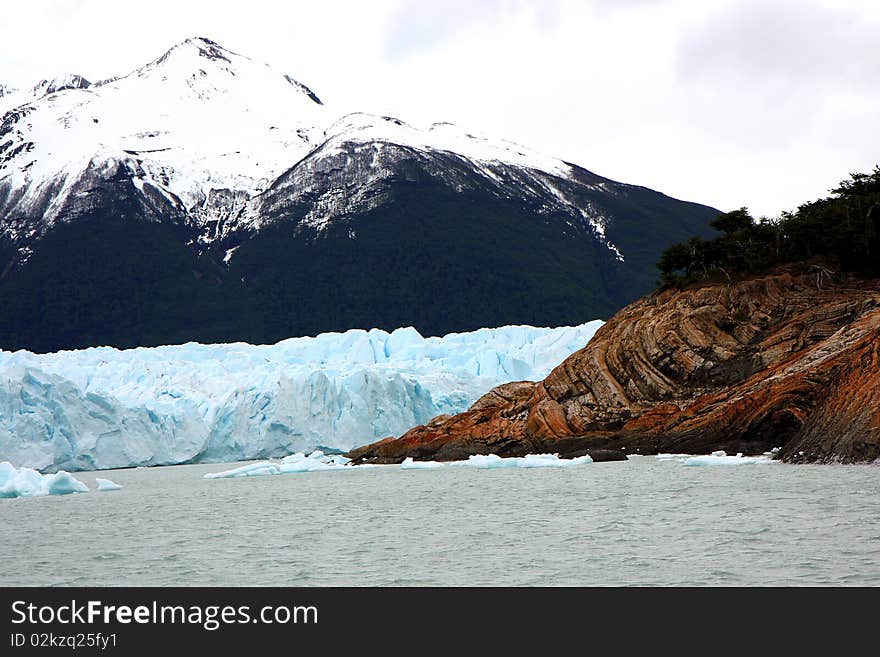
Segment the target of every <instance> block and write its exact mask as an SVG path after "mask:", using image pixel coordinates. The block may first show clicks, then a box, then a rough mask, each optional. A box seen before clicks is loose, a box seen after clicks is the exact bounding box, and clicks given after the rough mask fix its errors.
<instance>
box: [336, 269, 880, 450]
mask: <svg viewBox="0 0 880 657" xmlns="http://www.w3.org/2000/svg"><path fill="white" fill-rule="evenodd" d="M773 447H781V448H782V449H781V452H780V456H781V457H782V458H783V459H785V460H787V461H795V462H804V461H819V462H825V461H842V462H868V461H873V460H875V459H878V458H880V281H878V280H869V281H866V280H863V279H853V278H845V277H838V280H836V281H828V280H827V279H825V278H824V277H823V278H821V279H820V280H817V278H816V275H815V274H814V273H813V272H812V270H810V269H809V268H806V267H800V268H797V269H796V268H789V269H787V270H778V271H777V272H775V273H773V274H772V275H766V276H762V277H755V278H750V279H748V280H743V281H739V282H723V283H714V284H707V285H703V286H696V287H691V288H686V289H683V290H664V291H660V292H656V293H654V294H652V295H650V296H648V297H645V298H643V299H641V300H639V301H637V302H635V303H633V304H631V305H630V306H627V307H626V308H624V309H623V310H621V311H620V312H618V313H617V314H616V315H615V316H614V317H613V318H612V319H611V320H610V321H609V322H608V323H607V324H606V325H605V326H604V327H602V328H601V329H600V330H599V331H598V332H597V333H596V336H595V337H594V338H593V339H592V340H591V341H590V343H589V344H588V345H587V346H586V347H584V348H583V349H581V350H580V351H578V352H576V353H574V354H573V355H572V356H570V357H569V358H568V359H566V360H565V361H564V362H563V363H562V364H561V365H559V366H558V367H557V368H555V369H554V370H553V371H552V372H551V373H550V375H549V376H548V377H547V378H546V379H544V380H543V381H541V382H538V383H531V382H518V383H510V384H506V385H502V386H499V387H497V388H495V389H493V390H492V391H491V392H489V393H488V394H486V395H485V396H483V397H482V398H481V399H479V400H478V401H477V402H476V403H475V404H474V405H473V406H472V407H471V408H470V409H469V410H468V411H466V412H464V413H461V414H459V415H455V416H445V417H444V416H441V417H438V418H435V419H434V420H432V421H431V422H429V423H428V424H426V425H424V426H419V427H416V428H414V429H412V430H410V431H409V432H407V433H406V434H404V435H403V436H401V437H400V438H398V439H395V440H392V439H386V440H384V441H381V442H378V443H375V444H372V445H368V446H366V447H362V448H359V449H357V450H354V451H353V452H352V456H354V457H355V458H356V459H357V460H358V461H360V462H367V461H372V462H396V461H400V460H402V459H403V458H405V457H407V456H412V457H414V458H416V459H428V458H430V459H436V460H451V459H459V458H463V457H466V456H467V455H469V454H476V453H488V452H494V453H497V454H500V455H504V456H513V455H520V454H525V453H533V452H548V451H549V452H558V453H560V454H563V455H575V454H581V453H585V452H586V453H592V454H594V458H595V457H596V456H598V457H599V458H603V457H607V456H608V455H609V454H614V453H624V454H626V453H641V454H651V453H658V452H690V453H706V452H709V451H712V450H716V449H724V450H727V451H728V452H743V453H746V454H754V453H761V452H763V451H765V450H768V449H770V448H773ZM597 460H598V459H597Z"/></svg>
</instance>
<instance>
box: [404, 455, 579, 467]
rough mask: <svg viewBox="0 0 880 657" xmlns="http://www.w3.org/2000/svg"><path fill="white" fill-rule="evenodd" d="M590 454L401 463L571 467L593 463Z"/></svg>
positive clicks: (473, 457)
mask: <svg viewBox="0 0 880 657" xmlns="http://www.w3.org/2000/svg"><path fill="white" fill-rule="evenodd" d="M592 462H593V459H592V458H590V456H589V455H588V454H587V455H584V456H579V457H577V458H573V459H561V458H559V455H558V454H526V455H525V456H512V457H509V458H502V457H500V456H498V455H497V454H472V455H471V456H469V457H468V459H467V461H450V462H448V463H439V462H437V461H414V460H413V459H412V457H407V458H405V459H404V461H403V463H401V464H400V467H401V469H402V470H436V469H437V468H442V467H445V466H447V465H448V466H460V467H467V468H477V469H479V470H492V469H496V468H570V467H572V466H575V465H583V464H584V463H592Z"/></svg>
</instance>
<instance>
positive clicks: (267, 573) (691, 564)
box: [0, 457, 880, 586]
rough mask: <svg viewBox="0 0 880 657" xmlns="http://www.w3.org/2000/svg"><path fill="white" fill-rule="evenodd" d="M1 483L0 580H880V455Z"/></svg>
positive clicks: (191, 469) (137, 473)
mask: <svg viewBox="0 0 880 657" xmlns="http://www.w3.org/2000/svg"><path fill="white" fill-rule="evenodd" d="M227 467H232V466H223V465H217V464H214V465H190V466H174V467H162V468H149V469H136V470H119V471H106V472H103V473H78V474H77V475H76V476H77V478H79V479H80V480H81V481H83V482H85V483H87V484H88V485H89V487H90V488H94V478H95V476H96V475H97V476H102V477H108V478H110V479H112V480H114V481H116V482H117V483H120V484H123V485H124V486H125V488H124V489H123V490H121V491H117V492H106V493H98V492H90V493H88V494H80V495H69V496H64V497H43V498H30V499H12V500H0V563H2V572H0V585H3V586H13V585H81V586H87V585H100V586H104V585H278V586H294V585H297V586H324V585H355V586H362V585H365V586H385V585H390V586H397V585H404V586H408V585H440V586H446V585H502V586H504V585H562V586H568V585H576V586H581V585H880V468H878V467H877V466H790V465H781V464H772V465H740V466H728V467H724V466H718V467H701V468H697V467H685V466H683V465H681V464H680V463H678V462H675V461H662V460H657V459H654V458H650V457H636V458H633V459H631V460H629V461H626V462H615V463H593V464H587V465H583V466H578V467H574V468H565V469H554V468H547V469H509V470H474V469H470V468H445V469H442V470H417V471H412V470H401V469H400V468H398V467H396V466H382V467H375V468H363V469H359V468H352V469H350V470H348V469H346V470H344V471H331V472H316V473H301V474H289V475H278V476H268V477H250V478H244V479H217V480H206V479H203V478H202V475H203V474H205V473H206V472H217V471H220V470H223V469H227Z"/></svg>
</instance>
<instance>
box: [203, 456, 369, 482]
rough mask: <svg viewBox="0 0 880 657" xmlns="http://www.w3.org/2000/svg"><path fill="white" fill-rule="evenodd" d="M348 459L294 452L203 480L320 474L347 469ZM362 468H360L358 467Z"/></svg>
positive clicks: (214, 473) (211, 473) (212, 475)
mask: <svg viewBox="0 0 880 657" xmlns="http://www.w3.org/2000/svg"><path fill="white" fill-rule="evenodd" d="M350 461H351V459H348V458H346V457H344V456H342V455H339V454H334V455H332V456H327V455H326V454H324V452H322V451H321V450H315V451H314V452H312V453H311V454H309V455H306V454H304V453H302V452H296V453H295V454H290V455H289V456H285V457H284V458H283V459H281V460H280V461H278V462H277V463H276V462H273V461H260V462H258V463H251V464H248V465H243V466H241V467H239V468H233V469H232V470H224V471H223V472H209V473H208V474H206V475H205V476H204V478H205V479H232V478H235V477H261V476H264V475H277V474H291V473H294V472H321V471H325V470H341V469H343V468H346V469H348V468H349V467H351V466H348V463H349V462H350ZM359 467H362V466H359Z"/></svg>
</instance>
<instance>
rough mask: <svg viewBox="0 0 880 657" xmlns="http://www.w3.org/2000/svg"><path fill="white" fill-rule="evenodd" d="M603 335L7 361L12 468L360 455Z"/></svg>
mask: <svg viewBox="0 0 880 657" xmlns="http://www.w3.org/2000/svg"><path fill="white" fill-rule="evenodd" d="M601 325H602V322H601V321H594V322H589V323H586V324H583V325H580V326H572V327H561V328H534V327H529V326H507V327H502V328H495V329H480V330H477V331H472V332H468V333H452V334H449V335H447V336H444V337H442V338H441V337H428V338H425V337H422V336H421V335H420V334H419V333H418V331H416V330H415V329H414V328H401V329H397V330H395V331H393V332H391V333H389V332H386V331H383V330H379V329H372V330H369V331H366V330H361V329H353V330H350V331H346V332H345V333H325V334H321V335H319V336H316V337H305V338H291V339H289V340H283V341H281V342H279V343H277V344H274V345H249V344H244V343H232V344H215V345H202V344H197V343H188V344H184V345H176V346H165V347H153V348H137V349H129V350H118V349H114V348H111V347H97V348H92V349H83V350H78V351H62V352H58V353H54V354H33V353H30V352H26V351H16V352H5V351H0V459H7V460H9V461H12V462H14V463H18V464H20V465H22V466H26V467H29V468H35V469H38V470H42V471H54V470H62V469H63V470H67V471H79V470H101V469H109V468H121V467H130V466H150V465H168V464H176V463H198V462H206V463H207V462H214V463H216V462H228V461H243V460H252V459H270V458H280V457H282V456H284V455H287V454H292V453H296V452H304V451H309V450H312V449H314V448H316V447H318V446H326V447H330V448H335V449H342V450H347V449H350V448H352V447H354V446H356V445H362V444H365V443H368V442H372V441H374V440H377V439H380V438H384V437H387V436H396V435H400V434H401V433H403V432H404V431H406V430H407V429H409V428H411V427H413V426H415V425H417V424H423V423H425V422H427V421H428V420H430V419H431V418H433V417H435V416H437V415H440V414H444V413H456V412H459V411H462V410H464V409H466V408H467V407H468V406H469V405H470V404H471V403H473V402H474V401H475V400H476V399H477V398H478V397H480V396H481V395H482V394H484V393H485V392H487V391H488V390H489V389H490V388H491V387H493V386H495V385H498V384H499V383H504V382H507V381H520V380H538V379H541V378H543V377H545V376H546V375H547V374H548V373H549V372H550V370H551V369H552V368H553V367H555V366H556V365H558V364H559V363H561V362H562V361H563V360H564V359H565V358H566V357H567V356H568V355H569V354H571V353H573V352H574V351H576V350H577V349H580V348H581V347H583V346H584V345H585V344H586V343H587V342H588V341H589V340H590V338H591V337H592V336H593V334H594V333H595V331H596V330H597V329H598V328H599V327H600V326H601ZM288 467H290V468H295V467H296V465H295V464H288Z"/></svg>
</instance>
